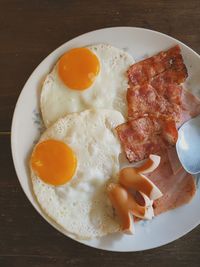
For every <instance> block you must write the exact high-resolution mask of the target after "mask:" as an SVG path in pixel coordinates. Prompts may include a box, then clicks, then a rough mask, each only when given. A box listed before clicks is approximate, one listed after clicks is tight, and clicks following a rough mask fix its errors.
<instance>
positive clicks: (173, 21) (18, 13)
mask: <svg viewBox="0 0 200 267" xmlns="http://www.w3.org/2000/svg"><path fill="white" fill-rule="evenodd" d="M199 23H200V2H199V1H195V0H190V1H183V0H174V1H172V0H171V1H155V0H151V1H149V0H142V1H134V0H125V1H124V0H117V1H114V0H112V1H111V0H110V1H108V0H107V1H106V0H101V1H99V3H97V2H96V1H90V0H85V1H75V0H74V1H67V0H65V1H64V0H63V1H61V0H60V1H53V0H49V1H41V0H40V1H39V0H35V1H25V0H24V1H19V0H18V1H11V0H0V39H1V41H0V70H1V71H0V81H1V83H0V84H1V85H0V133H1V134H0V148H1V153H0V166H1V179H0V216H1V217H0V266H2V267H7V266H8V267H12V266H20V267H23V266H38V267H49V266H56V267H57V266H77V267H79V266H95V267H96V266H102V267H107V266H115V267H118V266H120V267H121V266H122V267H123V266H138V267H140V266H161V265H162V266H200V253H199V252H200V227H197V228H196V229H195V230H193V231H192V232H191V233H189V234H187V235H186V236H185V237H183V238H181V239H179V240H177V241H175V242H173V243H171V244H169V245H166V246H163V247H161V248H158V249H154V250H149V251H145V252H137V253H111V252H105V251H101V250H96V249H92V248H89V247H86V246H83V245H81V244H79V243H77V242H74V241H72V240H71V239H69V238H66V237H64V236H63V235H62V234H60V233H58V232H57V231H56V230H55V229H53V228H52V227H51V226H50V225H48V224H47V223H46V222H45V221H44V220H43V219H42V218H41V217H40V216H39V215H38V214H37V212H36V211H35V210H34V208H33V207H32V206H31V204H30V203H29V201H28V200H27V198H26V196H25V195H24V193H23V192H22V189H21V187H20V185H19V182H18V180H17V177H16V174H15V171H14V167H13V163H12V157H11V151H10V135H9V131H10V126H11V119H12V114H13V110H14V106H15V104H16V101H17V98H18V96H19V94H20V92H21V89H22V87H23V85H24V84H25V82H26V80H27V79H28V77H29V75H30V74H31V73H32V71H33V70H34V68H35V67H36V66H37V65H38V64H39V63H40V62H41V60H42V59H44V58H45V57H46V56H47V55H48V54H49V53H50V52H52V51H53V50H54V49H55V48H57V47H58V46H59V45H61V44H62V43H64V42H66V41H68V40H70V39H71V38H73V37H75V36H77V35H80V34H82V33H85V32H88V31H91V30H95V29H99V28H103V27H110V26H136V27H145V28H150V29H153V30H158V31H161V32H164V33H167V34H169V35H171V36H173V37H175V38H178V39H179V40H181V41H183V42H184V43H186V44H187V45H189V46H190V47H192V48H193V49H194V50H195V51H197V52H198V53H200V46H199V44H200V27H199ZM3 132H4V133H3Z"/></svg>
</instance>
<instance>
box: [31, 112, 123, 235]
mask: <svg viewBox="0 0 200 267" xmlns="http://www.w3.org/2000/svg"><path fill="white" fill-rule="evenodd" d="M123 122H124V118H123V116H122V115H121V113H120V112H118V111H114V110H105V109H97V110H95V109H91V110H85V111H83V112H80V113H71V114H69V115H67V116H66V117H63V118H61V119H59V120H58V121H57V122H56V123H55V124H53V125H52V126H51V127H49V128H48V129H47V130H46V131H45V132H44V133H43V135H42V136H41V139H40V141H39V142H38V144H37V145H36V146H35V148H34V149H33V152H32V155H31V160H30V169H31V179H32V184H33V191H34V194H35V196H36V198H37V200H38V203H39V204H40V206H41V208H42V209H43V210H44V212H45V213H46V214H47V215H48V216H49V217H50V218H51V219H53V220H54V221H55V222H56V223H57V224H59V225H60V226H61V227H63V228H64V229H65V231H66V232H67V233H69V234H72V235H74V236H76V238H79V239H87V238H93V237H100V236H103V235H106V234H108V233H113V232H117V231H120V229H121V226H120V222H119V221H118V219H117V217H116V215H115V214H114V213H113V209H112V206H111V203H110V201H109V200H108V196H107V193H106V186H107V184H108V182H112V181H113V182H115V181H116V180H117V179H118V173H119V161H118V156H119V154H120V153H121V152H122V150H121V146H120V142H119V140H118V138H117V136H116V134H115V129H114V128H115V127H116V126H117V125H119V124H121V123H123Z"/></svg>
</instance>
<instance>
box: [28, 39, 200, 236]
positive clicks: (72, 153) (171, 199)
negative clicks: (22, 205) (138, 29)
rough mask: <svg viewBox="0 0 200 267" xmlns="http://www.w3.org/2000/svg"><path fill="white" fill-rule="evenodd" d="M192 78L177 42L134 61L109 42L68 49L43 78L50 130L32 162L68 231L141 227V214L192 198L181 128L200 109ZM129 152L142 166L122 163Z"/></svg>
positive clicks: (50, 210) (44, 195) (41, 192)
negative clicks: (189, 83)
mask: <svg viewBox="0 0 200 267" xmlns="http://www.w3.org/2000/svg"><path fill="white" fill-rule="evenodd" d="M187 76H188V73H187V68H186V66H185V64H184V61H183V58H182V55H181V50H180V47H179V46H178V45H176V46H174V47H172V48H170V49H168V50H167V51H164V52H160V53H158V54H157V55H155V56H152V57H150V58H147V59H145V60H143V61H140V62H137V63H135V64H134V60H133V58H132V56H131V55H129V54H128V53H126V52H124V51H122V50H120V49H118V48H115V47H112V46H110V45H106V44H97V45H91V46H88V47H81V48H73V49H71V50H69V51H66V53H65V54H63V55H62V56H61V57H60V59H59V60H58V62H57V63H56V65H55V66H54V68H53V70H52V71H51V72H50V73H49V74H48V75H47V77H46V79H45V81H44V83H43V86H42V91H41V96H40V107H41V112H42V118H43V121H44V124H45V126H46V127H47V130H46V131H45V132H44V133H43V134H42V136H41V138H40V140H39V142H38V144H37V145H36V146H35V147H34V149H33V152H32V155H31V159H30V169H31V180H32V184H33V191H34V193H35V196H36V198H37V200H38V203H39V205H40V206H41V208H42V210H43V211H44V212H45V213H46V214H47V215H48V216H49V217H50V218H51V219H53V220H54V221H55V222H56V223H57V224H59V225H60V226H61V227H62V228H63V229H64V230H65V231H66V232H67V233H68V234H70V235H73V236H75V237H76V238H77V239H88V238H94V237H101V236H104V235H107V234H109V233H114V232H120V231H123V232H124V233H133V232H134V222H136V221H138V220H140V219H148V220H150V219H152V218H153V217H154V215H158V214H160V213H163V212H166V211H168V210H170V209H174V208H176V207H179V206H181V205H183V204H186V203H188V202H189V201H190V200H191V199H192V197H193V196H194V194H195V191H196V186H195V181H194V178H193V177H192V175H190V174H188V173H186V171H185V170H184V169H183V167H182V166H181V164H180V161H179V160H178V157H177V154H176V150H175V148H174V145H175V144H176V141H177V139H178V128H179V127H180V126H181V125H182V124H183V123H184V122H185V121H187V120H188V119H190V118H191V117H194V116H196V115H198V114H200V101H199V99H197V98H196V97H195V96H194V95H192V94H191V93H190V92H189V91H187V90H185V89H184V88H183V85H182V83H183V82H184V81H185V80H186V78H187ZM48 127H49V128H48ZM123 153H124V154H125V155H126V158H127V159H128V161H129V163H132V164H134V166H133V165H132V166H131V167H130V166H125V167H123V168H121V169H120V162H119V161H120V158H119V155H120V154H123Z"/></svg>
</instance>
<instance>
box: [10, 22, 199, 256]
mask: <svg viewBox="0 0 200 267" xmlns="http://www.w3.org/2000/svg"><path fill="white" fill-rule="evenodd" d="M134 29H135V30H144V31H148V32H152V33H155V34H159V35H162V36H164V37H167V38H170V39H171V40H172V41H176V42H178V43H179V44H181V45H182V46H183V47H185V48H187V49H189V50H190V51H191V52H192V53H194V54H195V55H196V56H197V57H198V58H199V59H200V55H199V54H198V53H197V52H196V51H195V50H193V49H192V48H190V47H189V46H188V45H186V44H185V43H183V42H182V41H180V40H178V39H176V38H174V37H172V36H170V35H168V34H165V33H162V32H159V31H156V30H151V29H147V28H143V27H131V26H117V27H105V28H99V29H97V30H93V31H89V32H86V33H83V34H81V35H78V36H75V37H74V38H72V39H69V40H67V41H66V42H64V43H62V44H61V45H59V47H57V48H56V49H54V50H53V51H52V52H50V53H49V54H48V55H47V56H45V58H43V60H42V61H41V62H40V63H39V64H38V65H37V66H36V67H35V68H34V70H33V71H32V72H31V74H30V75H29V76H28V79H27V80H26V82H25V84H24V86H23V87H22V90H21V91H20V94H19V95H18V97H17V101H16V104H15V107H14V111H13V115H12V120H11V135H10V142H11V154H12V159H13V165H14V169H15V172H16V175H17V179H18V181H19V184H20V186H21V188H22V190H23V192H24V194H25V195H26V197H27V199H28V200H29V202H30V203H31V205H32V207H33V208H34V209H35V210H36V211H37V213H38V214H39V215H40V216H41V217H42V218H43V219H44V220H45V221H46V222H47V223H48V224H49V225H51V226H52V227H53V228H54V229H56V230H57V231H59V232H60V233H61V234H63V235H64V236H65V237H68V238H70V239H72V240H73V241H75V242H78V243H79V244H81V245H85V246H87V247H90V248H94V249H99V250H103V251H110V252H137V251H146V250H151V249H155V248H159V247H162V246H164V245H167V244H169V243H171V242H173V241H175V240H177V239H179V238H181V237H183V236H185V235H186V234H188V233H189V232H190V231H192V230H193V229H194V228H196V227H197V226H198V225H199V224H200V218H199V220H198V221H196V222H195V223H194V224H192V225H191V226H190V227H188V229H187V231H184V234H179V235H177V236H176V237H175V238H171V239H170V240H167V241H166V242H163V243H162V244H161V245H154V246H151V247H149V248H144V249H135V250H133V249H132V250H129V249H128V250H115V249H112V248H106V249H104V248H101V247H96V246H93V245H91V244H86V243H84V240H83V241H82V240H78V239H75V238H73V237H72V236H70V234H65V233H64V232H63V231H62V230H61V229H60V227H59V225H57V224H56V222H53V221H51V220H47V218H46V217H45V214H43V212H40V211H39V209H38V208H37V205H35V203H33V202H32V201H31V200H30V198H29V196H28V194H27V192H26V191H25V188H24V187H23V185H22V182H21V179H20V169H19V166H17V159H16V151H15V149H14V143H15V141H14V129H15V124H16V116H17V110H18V108H19V106H20V102H21V101H22V99H23V94H24V92H25V88H26V86H27V84H28V83H29V81H30V80H31V77H32V75H34V74H35V72H36V71H37V69H38V68H39V67H40V66H41V65H42V64H43V63H44V61H45V60H46V59H47V58H48V57H50V56H51V55H52V54H54V53H55V52H56V51H58V50H60V49H62V47H64V46H65V45H66V44H67V43H68V42H72V41H74V40H75V39H77V38H80V37H84V35H87V34H95V33H96V34H98V32H100V31H104V30H134Z"/></svg>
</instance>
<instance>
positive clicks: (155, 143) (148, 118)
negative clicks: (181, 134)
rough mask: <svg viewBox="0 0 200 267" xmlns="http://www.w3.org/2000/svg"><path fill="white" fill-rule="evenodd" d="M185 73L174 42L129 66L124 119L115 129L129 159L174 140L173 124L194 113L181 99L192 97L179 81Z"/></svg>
mask: <svg viewBox="0 0 200 267" xmlns="http://www.w3.org/2000/svg"><path fill="white" fill-rule="evenodd" d="M187 75H188V74H187V69H186V66H185V64H184V62H183V58H182V56H181V50H180V47H179V46H178V45H176V46H174V47H172V48H171V49H169V50H168V51H164V52H160V53H159V54H157V55H155V56H153V57H151V58H148V59H145V60H143V61H141V62H139V63H136V64H134V65H133V66H131V67H130V68H129V70H128V78H129V88H128V90H127V104H128V122H127V123H124V124H122V125H120V126H118V127H117V132H118V136H119V139H120V140H121V143H122V145H123V147H124V150H125V152H126V156H127V158H128V160H129V161H130V162H132V161H139V160H142V159H144V158H146V157H148V156H149V154H151V153H157V152H159V151H161V150H163V149H166V148H167V147H168V146H170V145H174V144H175V143H176V141H177V138H178V132H177V127H178V126H180V125H181V124H182V123H183V122H184V121H185V120H187V118H189V117H190V116H191V113H195V112H188V110H189V109H191V107H190V106H189V105H188V104H186V103H185V101H184V99H185V97H186V95H187V97H186V98H188V99H190V100H194V97H191V96H190V95H189V93H186V92H185V90H184V89H183V88H182V86H181V85H180V83H182V82H184V81H185V79H186V78H187ZM196 102H198V101H196ZM197 106H198V105H197ZM198 108H199V111H200V104H199V106H198Z"/></svg>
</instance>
